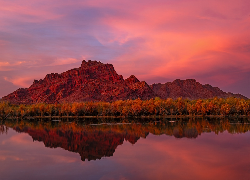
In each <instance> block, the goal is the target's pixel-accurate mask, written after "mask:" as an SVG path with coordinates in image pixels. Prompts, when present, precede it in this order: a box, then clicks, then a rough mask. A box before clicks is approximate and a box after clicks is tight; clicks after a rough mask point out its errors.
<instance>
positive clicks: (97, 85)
mask: <svg viewBox="0 0 250 180" xmlns="http://www.w3.org/2000/svg"><path fill="white" fill-rule="evenodd" d="M215 96H216V97H222V98H227V97H232V96H234V97H238V98H244V99H247V98H246V97H244V96H243V95H240V94H233V93H226V92H223V91H222V90H220V89H219V88H218V87H212V86H211V85H208V84H206V85H202V84H200V83H199V82H197V81H196V80H194V79H187V80H179V79H177V80H175V81H173V82H167V83H165V84H160V83H158V84H152V85H150V86H149V85H148V84H147V83H146V82H145V81H139V80H138V79H137V78H136V77H135V76H134V75H131V76H130V77H129V78H127V79H125V80H124V79H123V76H121V75H118V74H117V73H116V71H115V69H114V67H113V65H112V64H103V63H101V62H97V61H90V60H89V61H85V60H83V61H82V64H81V67H79V68H75V69H71V70H68V71H66V72H64V73H61V74H58V73H52V74H47V75H46V76H45V78H44V79H40V80H34V82H33V84H32V85H31V86H30V87H29V88H20V89H18V90H16V91H14V92H13V93H11V94H9V95H7V96H5V97H3V98H2V100H4V101H9V102H11V103H15V104H21V103H23V104H32V103H40V102H45V103H62V102H82V101H108V102H110V101H115V100H126V99H137V98H140V99H143V100H146V99H151V98H155V97H160V98H162V99H166V98H173V99H176V98H178V97H182V98H189V99H199V98H203V99H204V98H213V97H215Z"/></svg>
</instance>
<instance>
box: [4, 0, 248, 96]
mask: <svg viewBox="0 0 250 180" xmlns="http://www.w3.org/2000/svg"><path fill="white" fill-rule="evenodd" d="M83 59H85V60H89V59H91V60H97V61H101V62H103V63H110V64H113V65H114V68H115V70H116V71H117V73H118V74H120V75H123V77H124V78H127V77H129V76H130V75H131V74H133V75H135V76H136V77H137V78H138V79H139V80H141V81H144V80H145V81H146V82H147V83H148V84H152V83H158V82H160V83H165V82H169V81H173V80H175V79H191V78H194V79H196V80H197V81H198V82H200V83H202V84H211V85H212V86H216V87H219V88H220V89H222V90H223V91H226V92H228V91H230V92H233V93H241V94H242V95H245V96H247V97H248V98H250V1H249V0H220V1H218V0H209V1H205V0H188V1H187V0H154V1H152V0H143V1H135V0H134V1H129V0H74V1H68V0H53V1H51V0H33V1H27V0H0V85H1V86H0V97H2V96H5V95H7V94H9V93H11V92H13V91H14V90H16V89H18V88H21V87H29V86H30V85H31V84H32V82H33V81H34V79H42V78H44V77H45V75H46V74H48V73H56V72H57V73H61V72H64V71H66V70H69V69H72V68H77V67H79V66H80V65H81V61H82V60H83Z"/></svg>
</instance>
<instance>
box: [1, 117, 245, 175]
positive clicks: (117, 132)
mask: <svg viewBox="0 0 250 180" xmlns="http://www.w3.org/2000/svg"><path fill="white" fill-rule="evenodd" d="M0 129H1V131H0V147H1V148H0V167H1V168H0V174H1V179H250V173H249V172H250V154H249V153H250V141H249V140H250V133H249V130H250V125H249V120H228V119H220V120H218V119H216V120H207V119H199V120H174V121H173V120H172V121H171V122H169V121H168V120H160V121H157V122H155V121H150V122H146V123H142V122H141V121H140V122H137V121H133V122H131V121H126V122H124V121H123V122H118V123H117V122H112V123H106V124H98V123H96V122H89V123H87V122H82V121H73V122H62V121H56V122H52V121H42V122H37V121H27V120H26V121H25V120H19V121H17V120H8V121H3V122H1V127H0Z"/></svg>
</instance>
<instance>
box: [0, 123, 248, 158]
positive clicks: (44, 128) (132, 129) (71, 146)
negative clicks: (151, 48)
mask: <svg viewBox="0 0 250 180" xmlns="http://www.w3.org/2000/svg"><path fill="white" fill-rule="evenodd" d="M216 122H217V124H216ZM4 124H5V126H6V127H11V128H13V129H14V130H16V131H17V132H25V133H28V134H29V135H30V136H31V137H32V138H33V140H36V141H42V142H44V144H45V146H46V147H50V148H57V147H61V148H63V149H65V150H68V151H72V152H77V153H79V154H80V156H81V159H82V160H83V161H84V160H85V159H87V160H96V159H101V158H102V157H109V156H113V153H114V152H115V149H116V148H117V146H119V145H121V144H123V141H124V140H127V141H129V142H130V143H131V144H135V143H136V142H137V141H138V140H139V139H140V138H141V137H143V138H146V136H147V135H148V134H149V133H152V134H154V135H162V134H165V135H169V136H174V137H176V138H183V137H187V138H197V137H198V136H199V135H201V134H202V133H204V132H215V133H216V134H218V133H219V132H223V131H225V130H227V131H228V132H229V133H243V132H247V131H249V130H250V126H249V124H230V123H229V121H228V120H224V121H220V122H218V121H210V122H209V121H207V120H200V121H194V120H190V121H177V122H176V123H169V122H164V123H163V122H159V123H155V122H154V123H147V124H136V123H132V124H113V125H81V124H80V125H79V124H76V123H75V122H72V123H68V122H59V123H53V122H51V121H49V122H41V123H38V122H29V121H6V122H5V123H4ZM1 127H3V126H1ZM1 130H2V131H3V132H5V131H6V128H5V129H4V128H1Z"/></svg>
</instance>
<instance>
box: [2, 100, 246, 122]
mask: <svg viewBox="0 0 250 180" xmlns="http://www.w3.org/2000/svg"><path fill="white" fill-rule="evenodd" d="M225 116H226V117H231V116H232V117H250V100H249V99H248V100H245V99H238V98H234V97H230V98H226V99H223V98H217V97H215V98H212V99H198V100H188V99H183V98H178V99H176V100H173V99H171V98H168V99H164V100H163V99H160V98H158V97H156V98H155V99H150V100H141V99H135V100H124V101H123V100H118V101H114V102H92V101H90V102H74V103H67V102H65V103H60V104H59V103H56V104H46V103H37V104H30V105H24V104H20V105H15V104H10V103H9V102H1V103H0V118H1V119H7V118H13V117H16V118H28V119H29V118H30V119H33V118H124V117H125V118H127V117H138V118H175V117H178V118H182V117H225Z"/></svg>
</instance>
